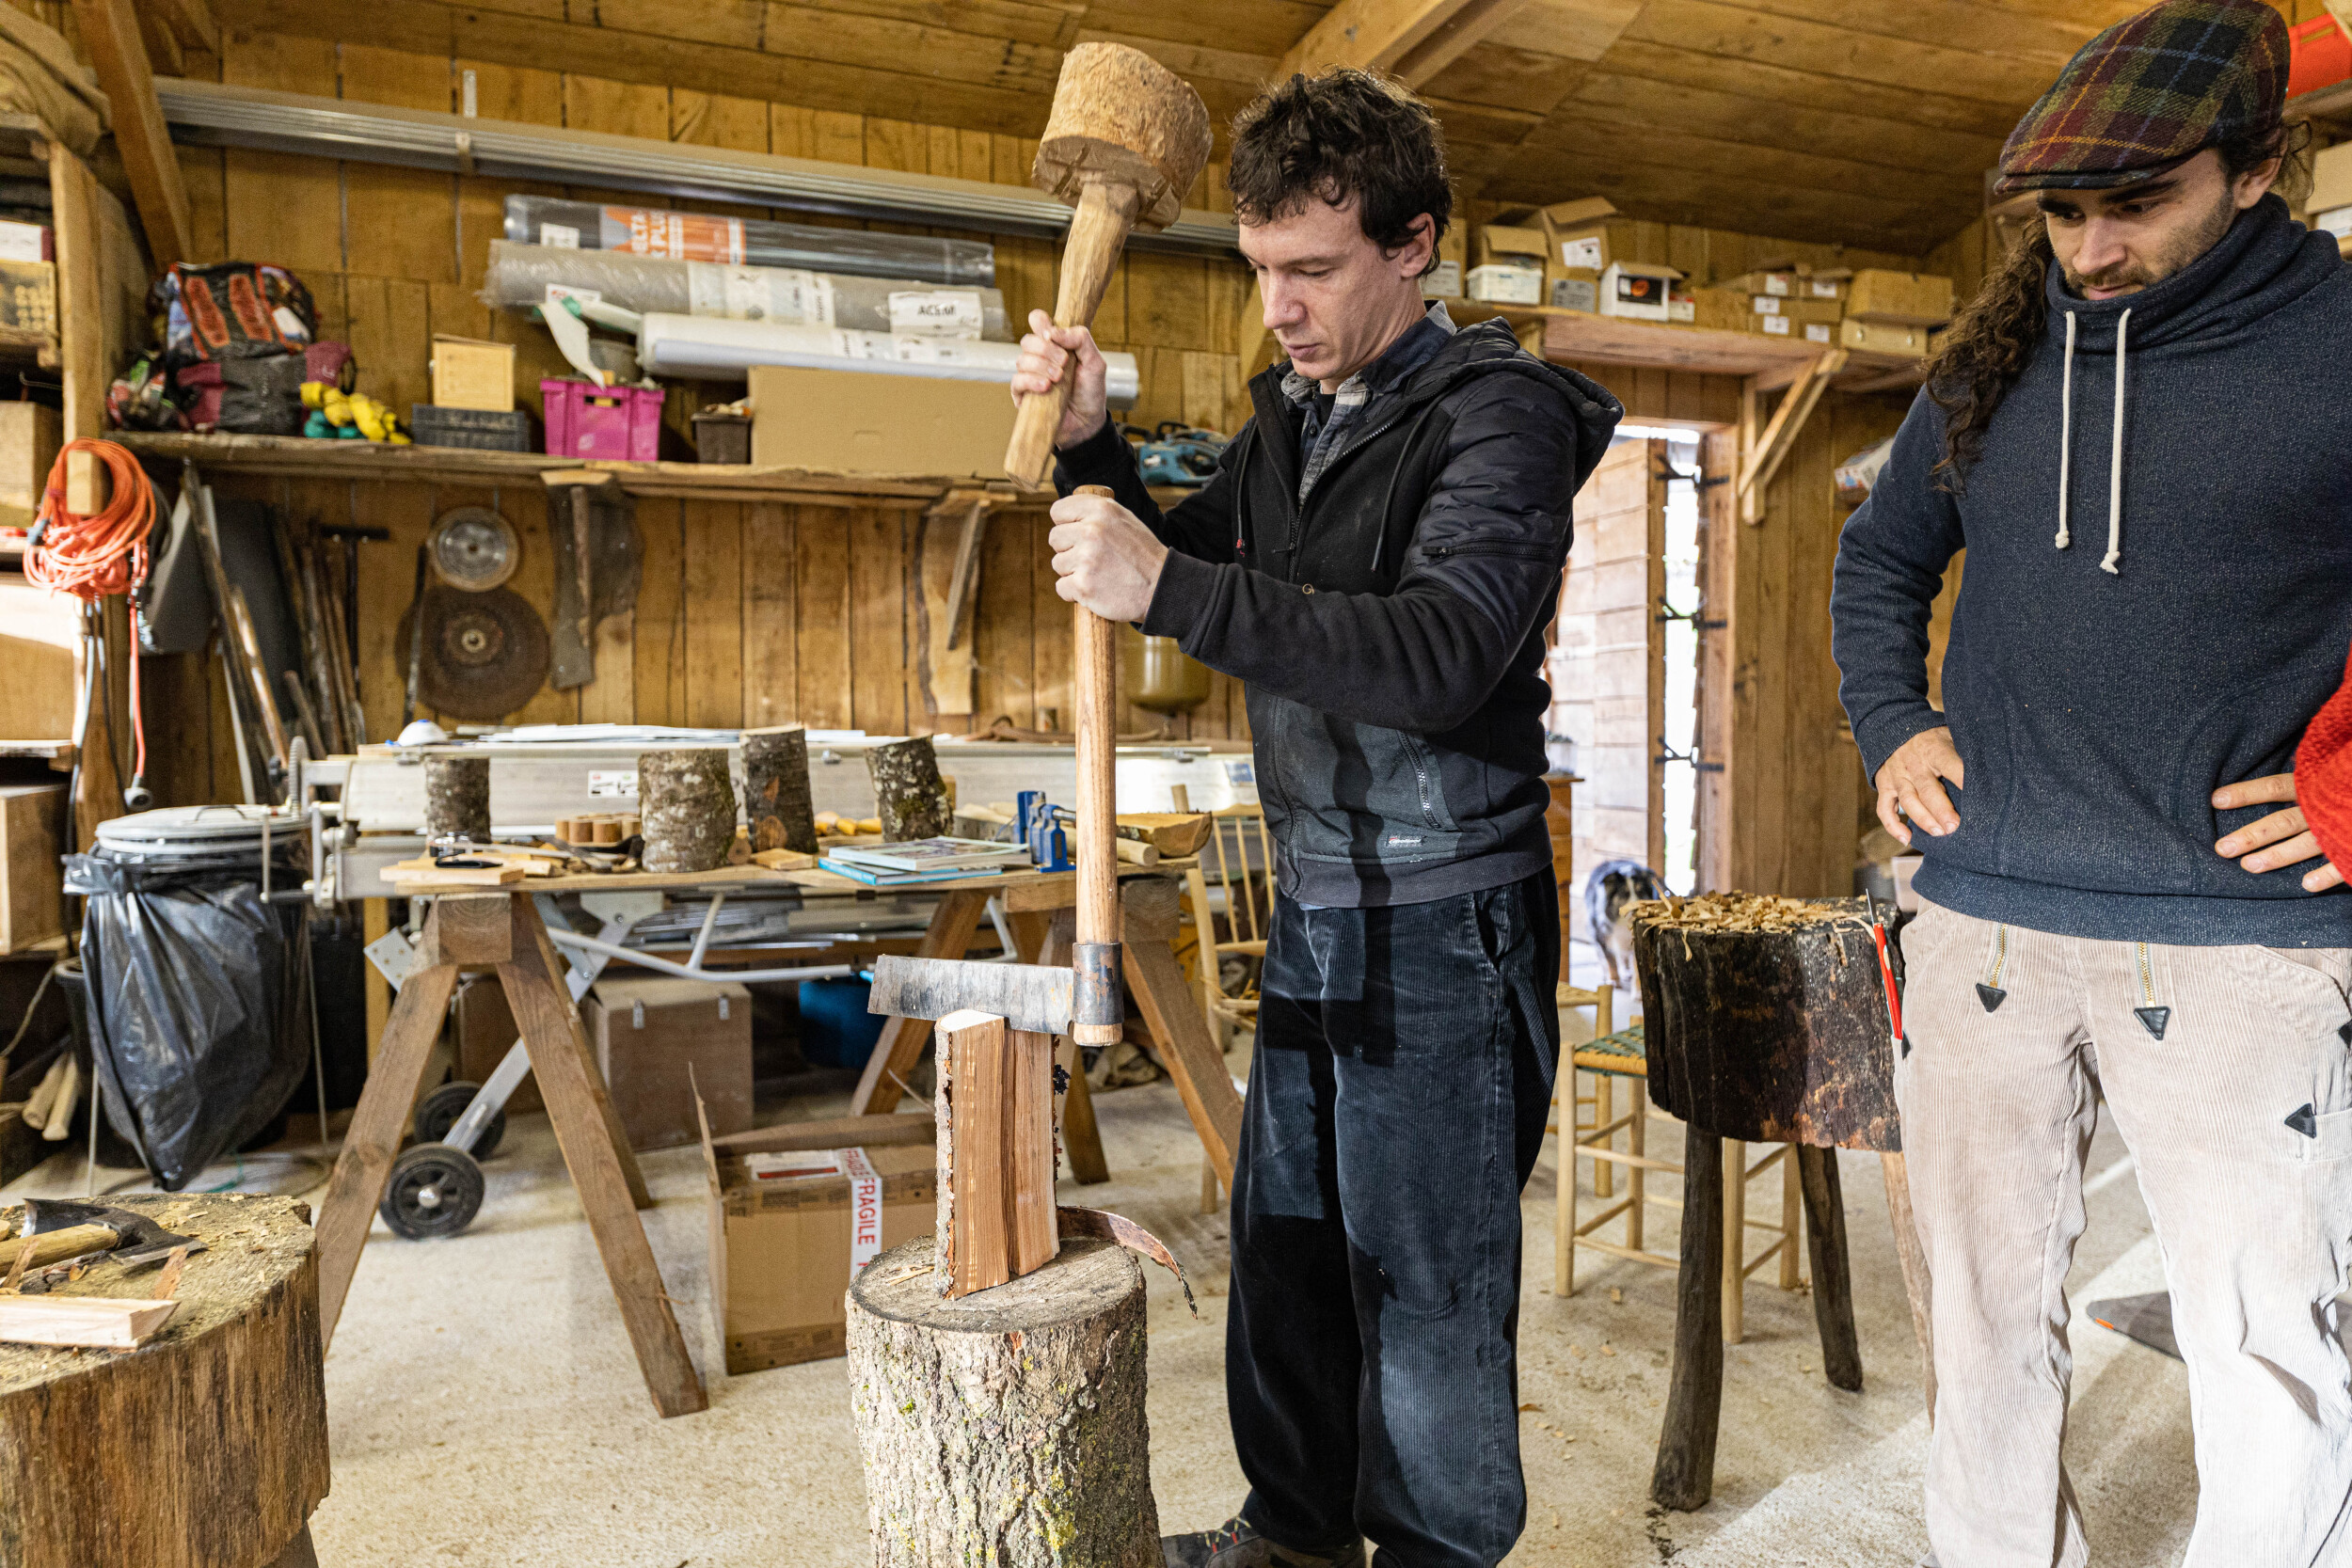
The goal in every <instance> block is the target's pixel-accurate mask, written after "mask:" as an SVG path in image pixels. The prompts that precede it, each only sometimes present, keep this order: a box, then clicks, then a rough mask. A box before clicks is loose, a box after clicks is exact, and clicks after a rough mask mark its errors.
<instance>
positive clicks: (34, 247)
mask: <svg viewBox="0 0 2352 1568" xmlns="http://www.w3.org/2000/svg"><path fill="white" fill-rule="evenodd" d="M50 248H51V246H50V244H49V230H46V229H43V228H42V227H41V226H40V224H38V223H0V261H48V260H49V259H50V258H49V251H50Z"/></svg>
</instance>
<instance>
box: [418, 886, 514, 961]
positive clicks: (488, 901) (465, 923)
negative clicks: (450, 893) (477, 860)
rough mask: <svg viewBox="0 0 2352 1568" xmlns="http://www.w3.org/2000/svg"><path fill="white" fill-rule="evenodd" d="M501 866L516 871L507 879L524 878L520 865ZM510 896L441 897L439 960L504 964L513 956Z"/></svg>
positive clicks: (438, 909)
mask: <svg viewBox="0 0 2352 1568" xmlns="http://www.w3.org/2000/svg"><path fill="white" fill-rule="evenodd" d="M500 869H501V872H506V871H511V872H513V873H514V875H513V876H511V877H508V878H505V880H508V881H519V880H520V879H521V878H522V867H521V866H518V865H516V866H501V868H500ZM411 885H413V884H411ZM508 898H509V895H506V894H503V893H500V894H490V895H483V896H477V897H455V898H443V899H441V900H440V901H439V904H438V906H437V911H436V912H437V914H438V915H439V917H440V961H441V962H443V963H448V964H502V963H505V962H507V961H509V960H510V959H512V958H514V956H515V939H514V927H513V926H512V924H511V922H510V920H509V916H508V913H507V902H508Z"/></svg>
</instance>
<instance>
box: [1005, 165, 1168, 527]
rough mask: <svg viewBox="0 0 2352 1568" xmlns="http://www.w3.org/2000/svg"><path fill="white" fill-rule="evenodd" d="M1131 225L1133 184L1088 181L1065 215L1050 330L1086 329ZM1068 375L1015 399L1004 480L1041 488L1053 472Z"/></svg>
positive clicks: (1067, 394) (1067, 395)
mask: <svg viewBox="0 0 2352 1568" xmlns="http://www.w3.org/2000/svg"><path fill="white" fill-rule="evenodd" d="M1135 223H1136V188H1135V187H1134V186H1133V185H1124V184H1111V183H1106V182H1089V183H1088V185H1087V187H1086V191H1085V194H1084V195H1082V196H1080V197H1079V198H1078V210H1077V211H1076V212H1075V213H1073V214H1071V218H1070V237H1069V239H1068V240H1067V241H1065V242H1064V243H1063V245H1062V252H1061V285H1060V289H1059V292H1058V293H1057V295H1056V297H1055V300H1054V325H1056V326H1091V325H1093V324H1094V312H1095V309H1097V308H1098V307H1099V306H1101V305H1102V303H1103V291H1104V290H1105V289H1107V288H1109V287H1110V282H1111V272H1112V269H1114V268H1115V267H1117V266H1118V265H1119V252H1120V246H1122V245H1125V244H1126V243H1127V231H1128V230H1131V229H1133V228H1134V227H1135ZM1076 370H1077V366H1076V364H1075V362H1074V361H1073V364H1072V366H1071V373H1069V374H1065V375H1064V376H1063V377H1062V378H1061V379H1060V380H1059V381H1057V382H1055V383H1054V385H1053V387H1052V388H1051V389H1050V390H1047V391H1043V392H1036V393H1032V394H1031V395H1030V396H1028V397H1025V398H1023V399H1022V400H1021V406H1020V407H1019V408H1018V409H1016V410H1014V412H1013V416H1012V440H1011V442H1010V443H1009V445H1008V446H1007V447H1006V448H1005V476H1006V477H1007V478H1009V479H1010V480H1011V481H1012V482H1013V483H1015V484H1018V485H1020V486H1021V487H1022V488H1023V489H1025V490H1041V489H1043V488H1044V487H1045V482H1046V477H1047V476H1048V475H1049V474H1051V473H1052V472H1053V469H1054V435H1055V432H1057V431H1058V430H1059V429H1060V428H1061V416H1062V410H1063V409H1064V408H1066V407H1068V406H1069V404H1070V384H1071V380H1072V377H1073V375H1074V374H1075V372H1076Z"/></svg>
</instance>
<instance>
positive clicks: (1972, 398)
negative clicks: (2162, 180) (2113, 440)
mask: <svg viewBox="0 0 2352 1568" xmlns="http://www.w3.org/2000/svg"><path fill="white" fill-rule="evenodd" d="M2310 148H2311V127H2310V126H2309V125H2308V124H2304V123H2299V122H2298V123H2297V124H2295V125H2274V126H2270V127H2268V128H2266V129H2263V130H2255V131H2249V132H2247V133H2245V134H2244V135H2238V136H2233V137H2232V138H2230V139H2229V140H2226V141H2222V142H2218V143H2217V144H2215V149H2214V150H2216V151H2217V152H2219V153H2220V154H2221V171H2222V173H2223V174H2224V175H2226V176H2227V177H2228V178H2229V179H2231V180H2232V181H2235V180H2236V179H2237V178H2238V177H2239V176H2241V175H2245V174H2250V173H2252V172H2253V171H2254V170H2256V169H2258V168H2260V167H2261V166H2263V165H2265V164H2266V163H2268V162H2270V161H2271V160H2272V159H2274V158H2276V159H2278V160H2279V176H2278V180H2277V182H2276V183H2275V184H2274V186H2273V188H2274V189H2276V190H2278V191H2280V192H2281V193H2282V194H2284V195H2287V196H2289V197H2292V196H2294V195H2295V194H2296V192H2297V191H2298V190H2299V189H2301V188H2303V187H2305V186H2306V185H2307V184H2308V182H2309V179H2310V165H2311V158H2310ZM2055 259H2056V258H2055V256H2054V255H2053V253H2052V251H2051V249H2050V230H2049V226H2048V224H2046V223H2045V222H2044V221H2043V220H2042V214H2039V213H2037V214H2034V215H2033V216H2032V217H2030V218H2028V219H2027V220H2026V227H2025V230H2024V231H2023V232H2021V233H2020V234H2019V235H2018V236H2017V241H2016V243H2015V244H2014V245H2011V246H2010V251H2009V255H2008V257H2007V258H2006V259H2005V260H2004V261H2002V263H2001V268H2000V270H1999V271H1998V272H1995V273H1994V274H1992V275H1991V276H1990V277H1986V278H1985V280H1984V287H1983V288H1981V289H1979V291H1978V292H1977V297H1976V298H1974V299H1972V300H1970V301H1969V302H1968V304H1967V306H1966V307H1965V308H1964V309H1963V310H1962V311H1961V312H1960V314H1959V315H1958V316H1957V317H1956V318H1954V319H1953V322H1952V325H1951V331H1950V333H1949V334H1948V335H1947V338H1946V339H1945V342H1944V348H1943V352H1942V353H1940V354H1938V355H1937V356H1936V358H1935V363H1934V364H1933V365H1931V366H1930V367H1929V370H1928V396H1929V397H1931V398H1932V399H1934V401H1935V404H1936V406H1937V407H1939V408H1941V409H1942V410H1943V411H1944V454H1943V456H1942V457H1941V458H1939V459H1938V460H1937V461H1936V465H1935V467H1934V470H1933V472H1934V475H1935V483H1936V487H1937V488H1939V489H1942V490H1948V491H1951V492H1953V493H1955V494H1957V493H1958V492H1960V491H1961V490H1963V489H1965V488H1966V487H1967V474H1968V468H1969V467H1970V466H1971V465H1973V464H1974V463H1975V462H1976V460H1977V456H1978V453H1979V451H1982V449H1983V446H1984V432H1985V427H1986V426H1987V425H1989V424H1991V423H1992V422H1993V415H1994V410H1996V409H1998V408H1999V407H2000V406H2001V400H2002V399H2003V398H2005V397H2007V396H2008V395H2009V389H2010V388H2011V387H2012V386H2014V385H2016V382H2017V378H2018V377H2019V376H2020V375H2023V374H2024V373H2025V371H2026V361H2027V360H2028V359H2030V358H2031V357H2032V356H2033V351H2034V345H2035V344H2036V343H2038V342H2040V341H2042V326H2043V325H2044V324H2045V322H2046V321H2047V319H2048V316H2049V300H2048V296H2047V295H2046V293H2044V292H2043V290H2044V284H2045V281H2046V279H2047V278H2048V276H2049V269H2050V263H2051V262H2052V261H2054V260H2055Z"/></svg>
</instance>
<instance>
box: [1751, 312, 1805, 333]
mask: <svg viewBox="0 0 2352 1568" xmlns="http://www.w3.org/2000/svg"><path fill="white" fill-rule="evenodd" d="M1757 325H1760V326H1762V327H1763V328H1764V330H1765V332H1766V333H1767V334H1769V335H1770V336H1772V337H1774V338H1786V337H1788V335H1789V332H1790V330H1791V329H1792V328H1793V327H1795V325H1797V322H1796V318H1795V317H1794V316H1766V317H1765V318H1764V319H1763V321H1761V322H1760V323H1758V324H1757Z"/></svg>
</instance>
